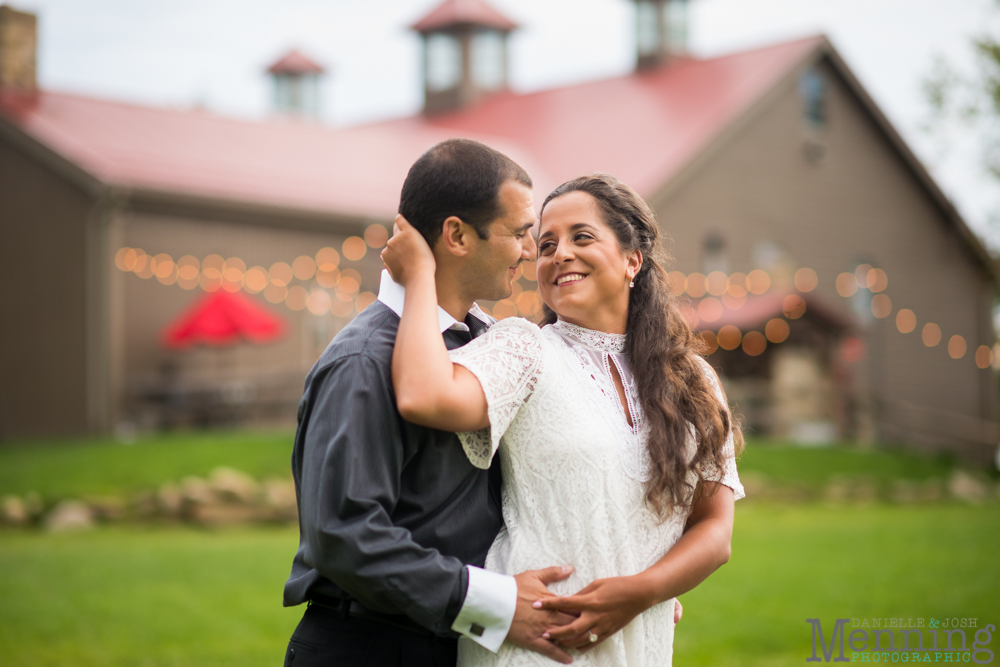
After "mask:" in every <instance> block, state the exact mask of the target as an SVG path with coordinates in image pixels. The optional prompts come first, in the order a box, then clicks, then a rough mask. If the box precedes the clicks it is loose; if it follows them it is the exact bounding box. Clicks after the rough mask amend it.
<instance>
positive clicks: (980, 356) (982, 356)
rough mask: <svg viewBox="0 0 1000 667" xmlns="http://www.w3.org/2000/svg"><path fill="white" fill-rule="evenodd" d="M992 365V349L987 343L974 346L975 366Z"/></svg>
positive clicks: (984, 366) (987, 366)
mask: <svg viewBox="0 0 1000 667" xmlns="http://www.w3.org/2000/svg"><path fill="white" fill-rule="evenodd" d="M992 365H993V350H991V349H990V348H989V346H987V345H980V346H979V347H978V348H976V366H978V367H979V368H989V367H990V366H992Z"/></svg>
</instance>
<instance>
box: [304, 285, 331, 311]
mask: <svg viewBox="0 0 1000 667" xmlns="http://www.w3.org/2000/svg"><path fill="white" fill-rule="evenodd" d="M306 308H308V309H309V312H310V313H312V314H313V315H322V314H324V313H327V312H329V310H330V293H329V292H327V291H326V290H325V289H314V290H312V291H310V292H309V296H308V297H307V298H306Z"/></svg>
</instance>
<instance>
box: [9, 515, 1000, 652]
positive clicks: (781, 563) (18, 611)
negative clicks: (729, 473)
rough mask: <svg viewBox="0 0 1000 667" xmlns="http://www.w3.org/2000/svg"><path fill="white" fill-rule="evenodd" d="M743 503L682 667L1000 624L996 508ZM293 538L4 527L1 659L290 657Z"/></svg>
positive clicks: (682, 642) (999, 519) (684, 642)
mask: <svg viewBox="0 0 1000 667" xmlns="http://www.w3.org/2000/svg"><path fill="white" fill-rule="evenodd" d="M737 507H738V511H737V520H736V531H735V536H734V541H733V558H732V561H731V562H730V563H729V564H728V565H726V566H725V567H723V568H722V569H721V570H720V571H719V572H717V573H716V574H715V575H713V576H712V577H711V578H710V579H709V580H708V581H707V582H706V583H704V584H703V585H702V586H701V587H700V588H698V589H697V590H696V591H694V592H692V593H689V594H688V595H686V596H684V597H683V601H684V604H685V617H684V620H683V621H682V622H681V625H680V626H678V632H677V640H676V660H675V664H677V665H684V666H687V665H712V666H722V667H726V666H729V665H733V666H743V665H749V666H758V665H759V666H765V665H799V664H803V663H804V662H805V659H806V657H808V656H809V655H810V643H811V630H810V626H809V625H808V624H807V623H806V621H805V619H806V618H819V619H821V620H822V621H823V623H824V626H825V627H829V626H831V625H832V623H833V621H834V619H835V618H853V617H859V618H864V617H868V618H874V617H886V616H899V617H904V618H916V617H924V618H927V619H929V618H931V617H936V618H942V617H954V616H958V617H974V618H978V619H979V627H983V626H984V625H985V624H986V623H987V622H992V623H998V622H1000V606H998V605H997V603H996V600H997V598H998V595H1000V568H998V567H997V554H998V553H1000V512H998V510H997V507H996V505H984V506H981V507H967V506H963V505H958V504H950V503H949V504H939V505H932V506H888V505H874V506H869V507H854V506H846V507H839V508H835V507H826V506H823V505H816V504H807V505H798V506H777V505H772V504H767V503H764V504H757V505H750V504H742V503H740V504H738V505H737ZM295 544H296V535H295V532H294V531H293V530H289V529H260V528H258V529H239V530H225V531H217V532H214V531H202V530H196V529H191V528H183V527H171V528H159V529H156V530H143V529H137V528H132V529H123V528H113V529H111V528H103V529H99V530H97V531H94V532H91V533H84V534H75V535H47V534H44V533H40V532H36V531H30V532H28V531H25V532H20V531H17V532H14V531H7V532H0V656H2V659H0V663H2V664H3V665H5V666H10V667H17V666H21V665H24V666H29V665H30V666H31V667H36V666H37V667H45V666H49V665H73V666H89V665H94V666H97V665H101V666H102V667H103V666H112V667H113V666H117V665H122V666H126V665H141V666H144V667H145V666H150V667H153V666H161V665H196V666H199V667H200V666H210V665H240V666H241V667H252V666H254V665H261V666H263V665H276V664H279V661H280V660H281V655H282V652H283V650H284V646H285V642H286V641H287V638H288V636H289V635H290V634H291V631H292V629H293V628H294V626H295V623H296V622H297V621H298V618H299V616H300V611H301V610H299V609H292V610H288V609H283V608H282V607H281V586H282V583H283V581H284V579H285V577H286V575H287V573H288V570H289V566H290V564H291V557H292V554H293V552H294V549H295ZM971 639H972V638H971V636H970V641H971ZM993 644H994V645H993V646H992V647H991V648H993V650H994V651H997V650H998V649H1000V646H998V644H1000V642H998V641H994V642H993Z"/></svg>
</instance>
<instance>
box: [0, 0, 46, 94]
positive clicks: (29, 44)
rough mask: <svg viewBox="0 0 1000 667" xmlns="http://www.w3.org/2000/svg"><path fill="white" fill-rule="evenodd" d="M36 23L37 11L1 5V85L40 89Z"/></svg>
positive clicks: (16, 89) (32, 90) (12, 88)
mask: <svg viewBox="0 0 1000 667" xmlns="http://www.w3.org/2000/svg"><path fill="white" fill-rule="evenodd" d="M37 24H38V20H37V19H36V18H35V15H34V14H29V13H28V12H19V11H17V10H16V9H14V8H13V7H11V6H10V5H0V88H3V89H6V90H9V91H17V92H22V93H33V92H35V91H36V90H37V88H38V81H37V78H36V71H35V70H36V66H35V62H36V53H37V50H38V27H37Z"/></svg>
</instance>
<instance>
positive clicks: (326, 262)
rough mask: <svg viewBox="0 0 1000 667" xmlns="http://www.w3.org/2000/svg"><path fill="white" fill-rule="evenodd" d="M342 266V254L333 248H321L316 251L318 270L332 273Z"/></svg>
mask: <svg viewBox="0 0 1000 667" xmlns="http://www.w3.org/2000/svg"><path fill="white" fill-rule="evenodd" d="M338 266H340V253H339V252H337V251H336V250H334V249H333V248H320V249H319V250H318V251H316V268H317V270H319V271H326V272H327V273H330V272H332V271H334V270H336V268H337V267H338Z"/></svg>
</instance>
